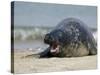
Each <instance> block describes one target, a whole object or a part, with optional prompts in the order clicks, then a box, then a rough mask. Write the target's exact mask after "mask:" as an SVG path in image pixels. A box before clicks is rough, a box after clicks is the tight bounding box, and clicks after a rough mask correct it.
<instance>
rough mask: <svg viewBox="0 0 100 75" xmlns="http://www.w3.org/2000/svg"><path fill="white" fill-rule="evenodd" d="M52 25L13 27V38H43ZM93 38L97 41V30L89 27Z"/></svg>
mask: <svg viewBox="0 0 100 75" xmlns="http://www.w3.org/2000/svg"><path fill="white" fill-rule="evenodd" d="M51 30H52V27H49V28H48V27H15V28H14V40H15V41H26V40H39V39H43V38H44V36H45V34H47V33H48V32H50V31H51ZM91 31H92V33H93V36H94V38H95V40H96V41H97V30H96V29H91Z"/></svg>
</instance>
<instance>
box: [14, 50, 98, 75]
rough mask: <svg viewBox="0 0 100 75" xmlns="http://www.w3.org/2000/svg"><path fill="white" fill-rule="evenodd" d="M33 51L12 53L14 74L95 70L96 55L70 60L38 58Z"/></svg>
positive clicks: (71, 58)
mask: <svg viewBox="0 0 100 75" xmlns="http://www.w3.org/2000/svg"><path fill="white" fill-rule="evenodd" d="M34 54H35V52H34V51H26V50H25V51H21V50H19V51H18V50H17V51H16V52H14V73H15V74H26V73H43V72H61V71H74V70H90V69H96V68H97V55H93V56H83V57H70V58H67V57H65V58H57V57H52V58H38V57H35V56H34Z"/></svg>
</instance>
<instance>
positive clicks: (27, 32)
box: [12, 1, 97, 50]
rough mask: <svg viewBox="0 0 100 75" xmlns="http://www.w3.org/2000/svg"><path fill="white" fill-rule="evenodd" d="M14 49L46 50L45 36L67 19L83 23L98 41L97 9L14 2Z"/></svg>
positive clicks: (92, 7)
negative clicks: (74, 19) (75, 19)
mask: <svg viewBox="0 0 100 75" xmlns="http://www.w3.org/2000/svg"><path fill="white" fill-rule="evenodd" d="M12 16H14V49H15V50H25V49H27V48H33V49H38V48H43V49H44V48H46V47H47V46H48V45H46V44H44V43H43V38H44V35H45V34H46V33H48V32H50V31H51V30H52V29H53V28H54V27H55V26H57V24H58V23H59V22H61V21H62V20H63V19H65V18H69V17H74V18H78V19H80V20H81V21H83V22H84V23H85V24H86V25H87V26H88V27H89V28H90V30H91V32H92V33H93V36H94V38H95V39H96V41H97V7H96V6H78V5H65V4H63V5H62V4H48V3H33V2H32V3H31V2H18V1H17V2H14V15H12Z"/></svg>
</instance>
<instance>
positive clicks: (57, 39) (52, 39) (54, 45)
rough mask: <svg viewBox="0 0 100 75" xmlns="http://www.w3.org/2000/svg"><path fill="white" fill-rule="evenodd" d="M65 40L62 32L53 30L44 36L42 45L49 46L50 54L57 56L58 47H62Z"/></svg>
mask: <svg viewBox="0 0 100 75" xmlns="http://www.w3.org/2000/svg"><path fill="white" fill-rule="evenodd" d="M66 38H67V37H66V36H65V33H64V31H62V30H54V31H52V32H50V33H48V34H46V35H45V38H44V43H46V44H49V45H50V52H51V53H52V54H58V53H59V52H60V47H61V46H62V45H64V43H65V41H66Z"/></svg>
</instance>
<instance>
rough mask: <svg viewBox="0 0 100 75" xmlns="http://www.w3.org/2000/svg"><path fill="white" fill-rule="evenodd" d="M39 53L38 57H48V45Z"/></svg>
mask: <svg viewBox="0 0 100 75" xmlns="http://www.w3.org/2000/svg"><path fill="white" fill-rule="evenodd" d="M39 55H40V58H44V57H49V55H50V47H48V48H47V49H45V50H44V51H43V52H41V53H40V54H39Z"/></svg>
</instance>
